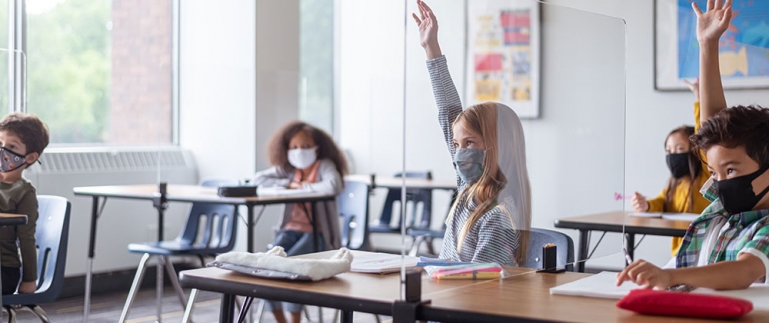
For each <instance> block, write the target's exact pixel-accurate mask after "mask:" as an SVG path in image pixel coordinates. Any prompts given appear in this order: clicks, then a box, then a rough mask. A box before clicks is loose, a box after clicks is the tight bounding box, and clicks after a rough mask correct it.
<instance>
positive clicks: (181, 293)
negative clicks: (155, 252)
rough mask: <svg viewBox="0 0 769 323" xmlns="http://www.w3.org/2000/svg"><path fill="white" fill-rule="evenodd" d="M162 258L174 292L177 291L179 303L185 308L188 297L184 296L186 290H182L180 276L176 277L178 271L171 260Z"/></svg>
mask: <svg viewBox="0 0 769 323" xmlns="http://www.w3.org/2000/svg"><path fill="white" fill-rule="evenodd" d="M160 258H163V262H164V263H165V267H166V272H168V280H170V281H171V285H172V286H173V287H174V290H176V296H179V303H181V304H182V307H185V306H186V305H187V296H185V295H184V290H182V286H181V284H179V276H177V275H176V270H174V266H173V264H171V259H169V258H167V257H162V256H161V257H160Z"/></svg>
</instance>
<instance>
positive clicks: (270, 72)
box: [180, 0, 299, 250]
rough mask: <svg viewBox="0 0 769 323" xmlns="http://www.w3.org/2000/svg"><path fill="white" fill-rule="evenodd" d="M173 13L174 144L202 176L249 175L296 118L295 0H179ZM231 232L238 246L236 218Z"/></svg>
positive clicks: (265, 221)
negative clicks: (177, 58)
mask: <svg viewBox="0 0 769 323" xmlns="http://www.w3.org/2000/svg"><path fill="white" fill-rule="evenodd" d="M180 19H181V30H180V34H181V64H180V78H181V79H180V110H181V111H180V127H181V128H180V132H181V133H180V141H181V145H182V147H184V148H187V149H190V150H192V152H193V153H194V154H195V158H196V160H197V162H198V167H199V172H200V178H201V179H205V178H212V177H216V178H235V179H245V178H248V177H250V176H251V175H253V173H254V172H255V171H256V170H260V169H264V168H266V167H267V166H268V164H269V163H268V162H267V159H266V157H265V154H264V151H265V149H266V144H267V141H268V140H269V138H270V136H271V135H272V133H273V132H274V131H275V130H276V129H277V128H278V127H279V126H280V125H282V124H283V123H285V122H287V121H288V120H291V119H295V118H296V117H297V111H298V101H297V100H298V99H297V98H298V95H297V93H298V92H297V88H298V87H297V84H298V83H297V82H298V79H297V75H298V68H299V45H298V44H299V38H298V37H299V6H298V1H296V0H294V1H256V2H254V1H249V0H238V1H225V2H221V3H219V2H217V3H215V4H214V3H212V2H210V1H205V0H189V1H187V0H186V1H184V2H183V3H182V4H181V18H180ZM281 210H282V209H281V208H280V207H270V208H267V210H266V211H265V213H264V216H263V218H262V220H261V221H260V222H259V223H258V224H257V226H256V229H255V232H256V239H255V245H256V248H258V249H260V248H263V247H264V246H265V245H266V244H267V243H268V242H269V241H272V229H271V228H272V226H273V225H274V224H275V223H276V222H277V218H278V216H279V214H280V213H281ZM257 211H258V209H257ZM240 212H241V214H244V215H245V214H246V210H245V208H241V210H240ZM238 236H239V238H238V244H237V245H236V249H237V250H245V249H246V247H245V240H246V239H245V236H246V232H245V226H244V225H243V222H241V225H240V227H239V230H238Z"/></svg>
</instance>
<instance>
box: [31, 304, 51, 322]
mask: <svg viewBox="0 0 769 323" xmlns="http://www.w3.org/2000/svg"><path fill="white" fill-rule="evenodd" d="M26 307H27V308H28V309H29V310H30V311H31V312H32V313H34V314H35V315H36V316H37V318H39V319H40V321H42V322H43V323H51V319H50V318H48V314H47V313H46V312H45V311H44V310H43V308H42V307H40V305H37V304H33V305H26Z"/></svg>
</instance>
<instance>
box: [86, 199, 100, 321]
mask: <svg viewBox="0 0 769 323" xmlns="http://www.w3.org/2000/svg"><path fill="white" fill-rule="evenodd" d="M91 203H92V204H91V232H90V237H89V239H88V259H86V268H85V291H84V293H85V295H84V296H85V301H84V302H83V322H88V316H89V315H90V314H91V278H92V276H93V256H94V249H95V248H96V220H97V219H98V217H99V197H98V196H94V197H93V200H92V202H91Z"/></svg>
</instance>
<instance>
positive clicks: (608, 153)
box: [372, 0, 631, 270]
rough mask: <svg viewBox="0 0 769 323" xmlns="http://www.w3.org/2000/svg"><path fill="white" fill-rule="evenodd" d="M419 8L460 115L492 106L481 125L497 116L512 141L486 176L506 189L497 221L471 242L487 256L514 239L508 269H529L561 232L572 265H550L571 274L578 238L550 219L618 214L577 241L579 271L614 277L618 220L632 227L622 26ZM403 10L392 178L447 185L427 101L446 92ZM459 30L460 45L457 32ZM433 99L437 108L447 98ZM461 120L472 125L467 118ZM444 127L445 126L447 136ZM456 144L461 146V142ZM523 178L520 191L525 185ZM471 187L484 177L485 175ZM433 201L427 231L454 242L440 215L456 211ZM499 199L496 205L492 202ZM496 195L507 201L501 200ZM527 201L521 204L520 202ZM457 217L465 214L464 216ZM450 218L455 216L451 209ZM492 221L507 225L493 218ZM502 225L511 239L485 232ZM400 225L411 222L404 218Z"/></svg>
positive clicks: (503, 4)
mask: <svg viewBox="0 0 769 323" xmlns="http://www.w3.org/2000/svg"><path fill="white" fill-rule="evenodd" d="M428 5H430V6H431V8H432V11H433V13H434V15H435V16H436V18H437V20H438V24H439V26H440V28H439V31H438V40H439V42H440V45H441V50H442V53H443V54H444V56H445V59H446V63H447V68H448V72H449V74H450V75H451V80H452V81H453V86H454V87H456V89H457V91H456V93H458V95H459V98H460V99H461V107H462V108H464V109H468V107H470V106H472V104H477V103H482V102H497V103H501V104H493V105H491V106H487V107H485V110H483V109H484V108H481V107H479V108H475V109H476V110H478V111H486V112H480V115H485V114H488V113H489V112H491V113H492V115H493V114H494V113H496V116H491V117H490V116H487V118H489V120H494V118H495V117H496V122H497V125H496V128H497V129H496V131H497V135H498V136H500V135H504V136H506V137H508V138H511V139H510V140H497V143H496V145H497V153H496V155H497V156H496V158H497V165H498V166H499V168H498V171H499V172H500V173H501V174H502V175H504V176H499V173H498V175H497V176H496V177H494V176H489V175H486V176H488V177H489V179H493V180H488V179H487V180H486V185H487V187H494V184H495V183H502V182H504V180H502V179H506V180H507V181H506V182H505V183H504V184H502V185H500V186H501V188H500V189H499V192H498V194H499V195H497V200H498V201H497V204H496V205H497V206H496V207H495V208H494V210H492V212H491V213H489V215H492V214H493V215H496V217H494V216H490V217H481V218H482V219H483V220H481V221H479V223H480V224H476V225H477V226H480V227H484V228H486V230H488V231H492V232H490V233H488V235H487V236H486V237H483V236H484V235H485V234H483V233H482V234H480V236H481V238H480V239H482V240H483V239H485V242H484V243H487V244H488V246H487V247H488V248H496V247H499V248H505V246H506V245H507V248H509V245H510V244H513V245H514V244H515V243H516V242H517V244H518V246H526V247H524V248H521V249H525V250H526V251H525V252H524V251H523V250H520V251H518V252H517V253H516V252H514V251H513V252H512V254H511V257H512V258H515V259H516V265H518V266H521V267H529V268H534V269H538V268H541V267H542V261H543V259H542V252H543V249H542V247H543V246H542V245H541V244H544V243H547V241H551V240H552V241H551V242H557V241H560V240H558V239H565V237H564V236H563V235H561V233H564V234H566V235H567V236H568V237H569V238H570V239H571V240H572V245H573V246H572V247H571V248H573V249H572V252H571V253H572V255H573V256H572V257H573V258H571V260H566V259H563V258H566V257H565V255H566V253H565V252H564V255H563V256H562V257H561V256H559V258H560V259H559V260H558V262H559V267H568V268H573V267H576V266H577V265H579V264H580V263H583V264H584V263H585V262H586V261H584V260H583V261H580V259H579V258H578V255H579V242H580V235H579V231H578V230H575V229H569V228H555V227H554V225H555V224H554V223H555V222H556V221H557V220H559V219H568V218H571V217H578V216H586V215H593V214H601V213H607V212H616V213H618V214H619V216H617V217H616V218H615V225H616V227H617V228H618V231H620V232H617V233H607V234H606V235H605V236H602V234H601V232H593V233H592V241H590V239H589V238H588V241H587V242H588V254H589V258H588V260H587V263H588V264H589V266H598V267H602V268H608V269H612V270H621V269H622V267H623V266H624V264H625V259H626V258H625V256H624V252H623V247H622V246H623V245H624V244H625V242H626V241H625V238H624V234H623V233H622V232H624V224H625V222H626V221H631V219H629V218H628V217H627V216H624V215H623V212H628V211H631V209H629V208H628V206H629V203H625V200H624V198H625V197H627V196H626V195H627V191H628V190H627V189H626V188H625V173H624V172H625V155H626V151H625V136H626V134H625V122H626V120H625V104H626V102H625V100H626V99H625V92H626V66H625V64H626V28H625V27H626V26H625V22H624V21H623V20H622V19H619V18H614V17H609V16H605V15H601V14H597V13H592V12H587V11H582V10H578V9H574V8H569V7H563V6H556V5H552V4H546V3H540V2H537V1H529V0H523V1H521V0H515V1H513V0H493V1H440V2H435V1H434V2H432V3H428ZM406 6H407V8H406V11H407V12H406V13H405V14H406V15H407V18H408V19H407V21H406V39H405V43H404V44H403V45H402V46H403V48H404V49H405V52H406V54H405V62H403V64H405V69H404V71H403V72H402V73H404V75H403V77H404V82H405V86H404V91H405V108H404V111H403V113H404V114H405V117H404V119H405V126H404V133H403V138H405V139H404V140H403V141H404V145H405V146H404V147H403V155H404V156H405V167H404V168H403V169H402V170H401V171H402V172H404V173H408V172H414V171H430V173H431V175H432V177H433V179H434V180H436V181H449V182H451V181H455V182H456V181H457V180H458V179H457V175H456V171H455V169H454V164H453V163H452V156H451V155H450V154H449V153H448V151H449V149H448V146H447V145H448V144H449V143H448V142H447V139H446V138H445V137H444V131H443V130H442V127H444V128H445V127H446V126H442V125H441V124H440V123H439V120H438V119H439V114H440V112H439V111H438V109H437V108H436V106H437V104H436V100H437V99H435V98H434V96H433V91H434V90H435V89H436V88H437V89H438V90H436V91H437V92H448V91H446V89H447V88H450V87H451V86H452V84H449V83H448V82H449V80H448V79H447V78H445V77H444V76H443V75H439V76H437V77H435V76H434V77H433V80H434V81H437V82H439V83H441V85H440V86H439V87H436V86H435V84H433V85H431V75H430V73H429V72H428V67H427V65H430V66H431V67H430V69H431V72H437V71H441V69H440V68H441V67H440V66H435V64H427V63H426V61H425V60H426V59H425V51H424V50H423V48H422V47H421V46H420V38H419V30H418V28H417V25H416V23H415V22H414V21H413V19H412V18H411V13H412V12H414V13H417V15H420V13H419V11H418V8H417V4H416V3H415V2H413V1H408V2H407V4H406ZM452 22H461V23H452ZM465 32H466V33H467V36H466V37H461V36H456V35H464V33H465ZM393 70H394V69H393ZM395 73H396V72H395V71H393V74H395ZM444 96H446V94H445V93H444ZM473 96H474V97H473ZM447 97H449V98H450V97H451V95H448V96H447ZM440 101H441V102H447V101H446V99H445V97H444V98H442V99H441V100H440ZM449 101H451V100H449ZM468 102H470V103H468ZM452 104H454V102H453V101H451V102H449V103H448V105H449V106H451V105H452ZM456 108H457V107H454V109H456ZM494 110H496V111H494ZM446 111H448V110H446ZM511 112H512V113H511ZM454 114H455V112H454ZM444 122H449V121H448V120H446V121H444ZM459 123H464V124H465V125H466V126H468V127H472V126H471V125H469V123H466V122H462V121H460V122H459ZM447 124H448V123H447ZM454 126H456V125H453V124H452V125H451V128H453V127H454ZM522 137H525V143H522V142H521V141H519V140H518V138H522ZM450 139H451V138H449V140H450ZM455 139H456V138H455ZM465 144H466V143H465ZM459 145H460V148H462V147H463V146H464V145H463V144H462V143H459ZM524 145H525V148H524ZM468 148H472V147H468ZM485 148H486V149H485V150H486V152H487V155H486V156H487V157H486V159H485V161H486V162H489V161H490V160H491V159H490V157H489V150H488V149H489V148H488V146H487V147H485ZM465 152H467V151H465ZM523 155H525V157H524V156H523ZM503 156H504V157H503ZM470 158H472V157H470ZM372 159H375V160H381V159H378V158H372ZM506 159H507V160H506ZM524 165H525V166H524ZM485 171H486V172H487V174H490V173H488V172H493V171H494V168H493V167H490V168H486V169H485ZM524 174H527V176H524ZM526 177H528V184H529V185H526V179H525V178H526ZM515 179H517V180H515ZM480 181H481V182H483V181H484V180H483V176H481V180H480ZM497 185H499V184H497ZM527 186H528V187H529V188H527ZM527 191H528V194H526V192H527ZM431 194H432V197H433V199H432V209H431V211H432V218H431V221H430V223H429V224H430V229H431V230H432V231H439V232H440V231H443V229H444V225H445V224H448V230H449V231H452V232H451V234H452V235H453V236H454V239H457V240H459V237H458V236H460V235H462V234H463V233H462V226H461V225H458V224H454V223H452V221H451V220H448V221H447V219H450V217H451V215H448V213H449V210H450V209H451V208H452V207H454V208H461V207H462V206H463V205H462V203H460V204H458V205H456V206H455V205H454V204H452V203H451V199H452V195H451V194H452V192H450V191H442V190H438V189H436V190H432V192H431ZM503 195H504V196H506V197H505V198H502V196H503ZM527 195H528V197H526V196H527ZM460 199H461V197H460ZM500 199H501V200H504V201H506V202H499V200H500ZM527 200H530V202H529V203H526V202H525V201H527ZM460 201H461V202H465V201H462V200H460ZM526 204H528V205H529V207H526ZM407 208H409V209H408V210H406V212H405V213H406V214H407V217H408V216H410V215H411V214H413V213H412V211H411V210H410V208H412V206H411V204H410V203H409V204H408V205H407ZM465 208H468V207H465ZM469 209H472V206H470V207H469ZM495 210H496V211H499V210H506V212H504V211H502V212H496V211H495ZM528 213H530V215H527V214H528ZM417 214H419V212H417ZM466 215H472V212H468V214H466ZM453 216H454V217H460V218H462V216H461V215H459V214H458V213H455V214H453ZM500 216H502V217H507V218H508V219H509V220H505V219H500V218H499V217H500ZM484 220H485V221H488V222H484ZM495 221H496V222H495ZM616 221H619V222H618V223H617V222H616ZM511 222H512V223H513V228H512V230H511V231H512V232H513V234H510V233H504V232H496V231H504V230H493V228H495V227H505V228H508V230H509V229H510V228H509V226H510V223H511ZM406 223H411V222H410V220H409V219H408V218H407V220H406ZM542 229H544V230H548V231H542ZM470 231H472V229H470ZM552 231H555V232H552ZM467 235H473V234H471V233H467ZM475 235H478V233H475ZM543 235H544V236H548V235H555V237H556V238H543ZM588 235H590V234H589V233H588ZM412 236H413V235H411V236H409V235H408V234H407V237H404V238H403V241H404V242H405V243H407V245H406V246H405V247H404V249H406V250H411V247H412V245H411V243H412V241H413V239H414V237H412ZM553 239H555V240H553ZM565 240H566V239H565ZM465 241H468V240H465ZM499 241H508V243H507V244H506V243H504V242H499ZM510 241H515V242H510ZM561 246H562V245H561V243H560V242H559V247H561ZM441 247H442V241H441V239H434V241H433V248H432V250H433V251H435V252H436V254H435V255H432V256H433V257H436V256H438V255H437V253H438V252H439V251H438V250H440V249H441ZM568 248H569V247H566V249H568ZM512 249H515V248H512ZM561 249H563V248H561ZM427 251H430V249H427V248H425V245H424V244H423V245H422V248H421V249H419V254H421V253H425V252H427ZM507 252H510V251H509V250H508V251H507ZM561 252H563V251H562V250H561ZM460 253H462V252H460ZM456 254H457V252H454V253H445V254H444V256H448V255H451V256H454V257H456V256H457V255H456ZM491 254H494V253H493V252H492V253H487V256H483V255H480V256H479V258H477V259H475V260H476V261H484V262H485V261H490V260H489V259H498V258H494V257H495V256H494V255H491ZM461 257H472V254H470V253H468V252H467V251H464V253H463V254H462V256H461ZM484 257H486V258H484ZM489 257H490V258H489ZM496 257H498V255H496ZM463 260H466V259H463ZM510 264H511V263H507V265H510Z"/></svg>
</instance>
